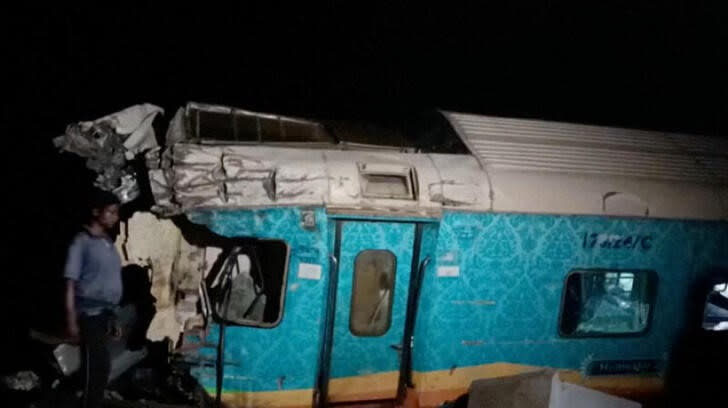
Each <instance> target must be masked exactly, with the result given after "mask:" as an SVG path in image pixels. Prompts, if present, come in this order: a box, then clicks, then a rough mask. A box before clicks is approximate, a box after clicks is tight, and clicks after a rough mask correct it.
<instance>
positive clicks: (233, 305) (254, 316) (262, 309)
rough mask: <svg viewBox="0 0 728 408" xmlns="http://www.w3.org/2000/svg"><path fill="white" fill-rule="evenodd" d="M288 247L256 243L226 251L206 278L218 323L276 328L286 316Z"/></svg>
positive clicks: (270, 242) (217, 258)
mask: <svg viewBox="0 0 728 408" xmlns="http://www.w3.org/2000/svg"><path fill="white" fill-rule="evenodd" d="M287 265H288V246H287V245H286V243H285V242H283V241H277V240H255V241H247V242H245V243H243V244H241V245H235V246H231V247H229V248H227V249H223V250H222V251H220V252H219V255H217V256H216V259H215V261H213V267H212V268H211V270H210V271H209V273H208V276H207V277H206V278H205V279H206V281H207V282H208V285H207V287H208V296H209V301H210V303H211V306H212V310H213V312H214V316H215V318H216V319H217V320H218V321H225V322H226V323H228V324H234V325H241V326H258V327H274V326H276V325H278V323H279V322H280V320H281V318H282V314H283V301H284V295H285V285H286V278H287Z"/></svg>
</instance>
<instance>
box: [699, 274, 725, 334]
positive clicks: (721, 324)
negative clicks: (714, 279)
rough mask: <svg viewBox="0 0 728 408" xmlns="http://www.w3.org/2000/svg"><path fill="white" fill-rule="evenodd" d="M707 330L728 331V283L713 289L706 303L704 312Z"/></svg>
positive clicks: (704, 324)
mask: <svg viewBox="0 0 728 408" xmlns="http://www.w3.org/2000/svg"><path fill="white" fill-rule="evenodd" d="M703 328H704V329H705V330H713V331H724V330H728V282H724V283H721V284H718V285H715V286H714V287H713V290H712V291H711V292H710V294H709V295H708V299H707V300H706V302H705V309H704V312H703Z"/></svg>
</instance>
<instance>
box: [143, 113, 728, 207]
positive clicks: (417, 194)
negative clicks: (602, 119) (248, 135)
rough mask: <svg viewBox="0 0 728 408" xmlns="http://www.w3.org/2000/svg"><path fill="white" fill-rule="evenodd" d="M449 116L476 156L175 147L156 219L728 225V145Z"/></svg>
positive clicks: (157, 192) (153, 170) (153, 175)
mask: <svg viewBox="0 0 728 408" xmlns="http://www.w3.org/2000/svg"><path fill="white" fill-rule="evenodd" d="M444 115H445V116H446V117H447V119H448V120H449V122H450V123H451V124H452V126H453V128H454V129H455V131H456V132H457V134H458V135H459V136H460V138H461V139H462V141H463V142H464V143H465V144H466V146H467V147H468V148H469V149H470V151H471V152H472V155H467V154H465V155H456V154H424V153H402V152H394V151H376V150H371V151H358V150H334V149H336V147H335V146H332V148H330V149H327V148H324V149H321V148H320V146H317V147H316V148H307V147H273V146H266V145H260V144H258V145H255V144H254V145H251V144H232V143H231V144H225V143H222V144H221V143H219V142H217V143H214V144H205V143H204V140H203V143H187V142H177V143H173V144H172V145H171V146H170V147H168V148H167V150H166V151H165V153H164V154H163V158H162V160H161V163H159V162H157V161H155V160H149V164H150V172H149V175H150V181H151V185H152V192H153V194H154V196H155V201H156V203H157V211H158V212H160V213H166V214H170V213H175V212H180V211H189V210H195V209H203V208H260V207H272V206H321V205H323V206H326V207H327V209H328V210H329V211H343V212H355V213H377V214H383V213H386V214H403V215H418V216H438V215H439V214H440V213H441V211H442V210H443V209H457V210H465V211H495V212H522V213H538V214H590V215H617V216H639V217H656V218H681V219H712V220H717V219H727V218H728V207H727V206H728V188H727V186H728V143H726V141H724V140H721V139H717V138H708V137H701V136H687V135H678V134H668V133H659V132H646V131H638V130H628V129H618V128H607V127H597V126H584V125H574V124H563V123H555V122H545V121H537V120H520V119H518V120H517V119H504V118H495V117H488V116H480V115H469V114H459V113H451V112H445V113H444ZM302 146H305V144H304V145H302Z"/></svg>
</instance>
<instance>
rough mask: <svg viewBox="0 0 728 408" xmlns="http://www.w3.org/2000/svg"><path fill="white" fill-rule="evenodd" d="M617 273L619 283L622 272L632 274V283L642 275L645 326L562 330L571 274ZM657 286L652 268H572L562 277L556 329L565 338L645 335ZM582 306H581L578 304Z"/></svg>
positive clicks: (647, 330) (656, 279)
mask: <svg viewBox="0 0 728 408" xmlns="http://www.w3.org/2000/svg"><path fill="white" fill-rule="evenodd" d="M613 273H616V274H617V278H616V279H617V284H619V280H620V279H621V274H623V273H630V274H633V276H634V277H633V282H632V285H634V281H635V280H636V279H637V275H641V276H644V282H645V283H644V284H645V288H644V289H643V290H644V297H643V298H642V301H643V303H645V304H647V306H648V310H647V318H646V323H645V326H644V327H643V328H642V330H640V331H634V332H601V331H588V332H579V331H578V330H577V329H576V328H575V329H574V330H573V331H572V332H570V333H568V332H565V331H564V330H563V328H564V322H565V312H566V311H567V310H566V307H567V296H568V290H569V280H570V279H571V277H572V276H574V275H577V274H581V275H584V274H603V275H605V277H606V275H607V274H613ZM657 286H658V275H657V273H656V272H655V271H654V270H651V269H606V268H591V269H589V268H577V269H572V270H571V271H569V273H568V274H566V277H565V279H564V284H563V290H562V294H561V305H560V307H559V318H558V323H557V330H558V334H559V336H560V337H565V338H593V337H641V336H645V335H647V334H648V333H649V332H650V329H651V327H652V320H653V317H654V315H655V301H656V299H657ZM580 296H583V294H580ZM580 307H582V306H580Z"/></svg>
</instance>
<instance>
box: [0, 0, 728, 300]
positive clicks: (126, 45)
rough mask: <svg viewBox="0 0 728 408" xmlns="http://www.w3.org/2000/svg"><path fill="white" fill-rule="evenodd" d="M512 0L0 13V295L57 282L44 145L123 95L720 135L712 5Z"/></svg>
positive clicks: (727, 87)
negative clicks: (1, 258)
mask: <svg viewBox="0 0 728 408" xmlns="http://www.w3.org/2000/svg"><path fill="white" fill-rule="evenodd" d="M240 3H243V2H240ZM341 3H342V4H344V3H346V2H341ZM512 3H513V4H512ZM515 3H517V2H506V1H502V2H488V6H487V7H478V8H475V7H464V6H460V5H452V4H448V2H439V3H437V4H438V6H426V5H421V4H416V3H415V4H412V5H410V6H398V7H391V8H387V9H383V8H379V7H377V6H375V5H373V4H371V3H367V4H366V5H365V6H360V7H356V8H351V7H349V6H346V7H344V6H343V5H341V6H334V5H332V4H330V3H329V4H328V5H326V6H322V7H312V6H306V7H301V6H299V7H297V8H291V7H290V6H285V7H284V6H282V5H281V6H279V7H271V8H266V9H258V8H256V7H253V6H250V5H247V4H239V5H237V6H234V7H231V6H224V7H218V8H216V9H211V8H210V7H202V6H201V4H202V3H201V2H191V4H192V5H189V6H182V5H180V4H175V5H174V6H173V7H160V6H156V5H155V6H153V5H151V3H148V4H147V5H142V6H138V7H136V8H134V9H131V8H132V7H131V6H127V5H122V6H114V7H111V8H103V9H101V8H100V9H96V10H88V9H79V8H76V6H66V7H63V8H55V9H49V8H48V6H40V5H38V6H30V7H32V9H27V8H26V9H25V10H23V11H17V12H16V11H10V10H5V11H4V12H3V13H2V20H3V24H2V27H3V31H4V33H3V36H2V38H3V40H2V43H3V49H4V52H3V58H2V60H3V64H2V65H4V66H5V70H4V72H5V74H4V75H3V80H4V81H3V82H4V83H5V85H4V86H3V88H4V90H5V92H3V96H4V103H3V110H2V115H3V116H2V125H3V128H4V132H3V143H4V149H3V150H4V154H3V158H4V160H3V165H4V166H3V167H4V169H3V171H4V173H3V176H2V180H3V185H4V188H7V190H6V192H5V193H4V194H3V196H4V200H3V201H4V208H5V213H4V215H5V217H3V218H4V221H5V227H4V231H6V237H7V239H10V240H11V242H10V243H9V244H8V245H6V246H5V250H6V251H7V252H6V254H8V255H10V254H12V256H8V255H6V257H5V258H6V260H7V259H10V261H9V264H8V270H6V271H4V273H3V274H4V275H5V276H6V279H8V280H9V284H8V285H5V287H6V288H8V289H7V290H8V291H9V292H11V293H13V294H14V295H15V296H14V297H13V296H11V297H10V298H11V299H10V300H8V299H5V301H6V302H10V303H11V304H16V305H20V306H22V305H24V304H25V303H24V302H27V299H28V298H27V296H28V293H31V294H32V293H36V294H37V293H45V294H44V295H43V296H46V295H48V294H52V293H54V290H55V289H54V286H53V285H52V284H51V283H49V284H48V286H47V287H46V288H45V289H44V290H45V292H34V291H35V289H30V286H28V284H27V277H29V276H32V277H33V279H34V280H35V282H36V283H35V285H44V282H52V281H53V279H55V276H57V275H54V274H56V273H57V271H58V270H59V268H60V266H61V265H60V262H61V261H60V260H62V256H63V250H64V245H65V239H66V237H67V236H69V234H70V233H72V231H73V228H74V226H75V218H74V214H75V213H74V208H75V206H76V204H77V203H78V192H79V191H81V190H82V189H83V188H85V186H86V185H88V184H89V183H90V179H89V178H88V176H87V175H86V173H85V172H84V171H83V165H82V162H80V161H79V160H76V159H74V158H72V157H68V155H63V156H61V155H59V154H56V153H55V152H54V150H53V148H52V146H51V144H50V139H51V138H52V137H53V136H57V135H60V134H61V133H62V132H63V130H64V128H65V126H66V124H68V123H70V122H73V121H78V120H89V119H94V118H97V117H99V116H102V115H105V114H108V113H111V112H114V111H117V110H120V109H122V108H124V107H126V106H129V105H132V104H136V103H142V102H150V103H154V104H157V105H160V106H162V107H164V108H165V109H166V110H167V116H166V118H165V121H166V120H167V119H169V118H170V117H171V115H172V114H173V112H174V110H175V109H176V108H177V107H179V106H181V105H183V104H184V103H185V102H187V101H190V100H192V101H198V102H208V103H218V104H227V105H232V106H236V107H241V108H246V109H250V110H258V111H264V112H273V113H280V114H289V115H297V116H306V117H313V118H321V119H357V120H372V121H379V122H382V123H388V124H395V125H396V124H401V123H404V122H407V121H408V120H409V119H408V118H410V117H412V115H417V114H419V113H422V112H426V111H432V110H433V109H446V110H455V111H465V112H474V113H484V114H491V115H502V116H511V117H528V118H543V119H551V120H560V121H571V122H579V123H592V124H603V125H615V126H626V127H638V128H647V129H657V130H670V131H683V132H690V133H703V134H708V135H716V136H720V135H726V134H728V117H727V114H728V102H727V99H726V97H727V96H728V92H727V91H728V80H727V79H726V72H727V71H726V64H725V59H726V48H727V47H728V24H726V23H725V22H726V21H728V20H727V19H726V17H727V16H726V13H725V12H724V9H723V8H718V6H717V5H718V4H720V2H715V3H714V4H711V2H692V1H684V2H665V1H650V2H638V1H612V2H594V3H598V4H589V5H587V4H585V3H589V2H583V1H580V2H566V1H559V0H551V1H540V2H531V3H527V4H528V5H516V4H515ZM519 3H520V2H519ZM607 3H609V5H607ZM696 3H700V4H696ZM523 4H526V2H523ZM21 278H22V279H21ZM48 296H51V295H48ZM24 299H25V300H24ZM38 313H43V312H38Z"/></svg>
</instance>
